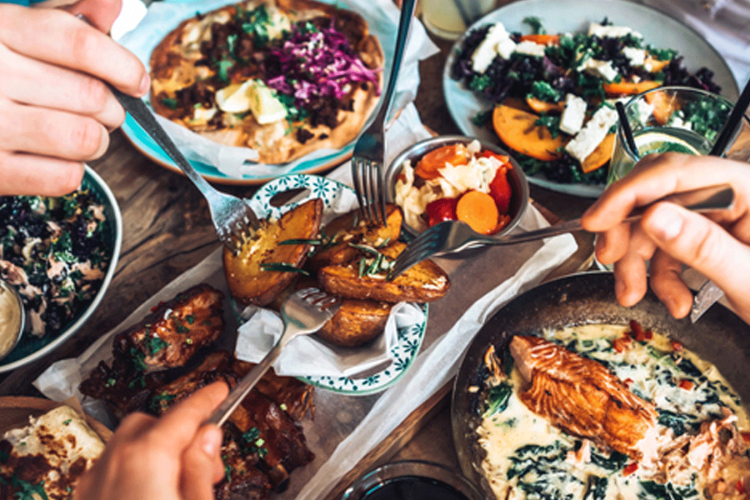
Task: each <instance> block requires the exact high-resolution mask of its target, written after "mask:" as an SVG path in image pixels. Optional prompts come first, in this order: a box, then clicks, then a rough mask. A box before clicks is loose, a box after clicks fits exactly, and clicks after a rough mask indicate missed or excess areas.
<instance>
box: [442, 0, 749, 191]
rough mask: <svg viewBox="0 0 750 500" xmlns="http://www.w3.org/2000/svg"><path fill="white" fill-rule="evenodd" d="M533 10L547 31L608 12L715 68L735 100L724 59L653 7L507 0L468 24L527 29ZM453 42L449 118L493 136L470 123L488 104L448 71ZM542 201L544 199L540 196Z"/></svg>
mask: <svg viewBox="0 0 750 500" xmlns="http://www.w3.org/2000/svg"><path fill="white" fill-rule="evenodd" d="M528 16H536V17H538V18H540V19H541V20H542V23H543V24H544V27H545V29H546V30H547V32H548V33H566V32H567V33H577V32H582V31H587V30H588V26H589V24H590V23H591V22H602V20H603V19H604V18H605V17H606V18H608V19H609V20H610V21H611V22H612V23H613V24H615V25H617V26H630V27H631V28H633V29H634V30H636V31H638V32H640V33H641V34H642V35H643V39H644V40H645V41H646V43H648V44H651V45H653V46H655V47H659V48H664V49H666V48H671V49H676V50H677V51H678V52H679V53H680V55H682V56H683V57H684V58H685V65H686V66H687V68H688V69H689V70H691V71H695V70H697V69H699V68H701V67H703V66H705V67H707V68H709V69H710V70H711V71H713V72H714V81H715V82H716V83H717V84H719V85H720V86H721V88H722V89H723V90H722V92H721V94H722V95H723V96H724V97H726V98H727V99H729V100H730V101H735V100H737V96H738V95H739V90H738V87H737V82H736V81H735V79H734V76H732V72H731V70H730V69H729V66H727V63H726V61H724V59H723V58H722V57H721V55H719V53H718V52H717V51H716V49H714V48H713V46H711V45H710V44H709V43H708V42H707V41H706V40H705V39H704V38H703V37H701V35H699V34H698V32H696V31H695V30H693V29H692V28H690V27H688V26H686V25H685V24H683V23H681V22H680V21H677V20H676V19H673V18H671V17H669V16H667V15H666V14H663V13H661V12H659V11H658V10H655V9H653V8H651V7H647V6H645V5H640V4H637V3H635V2H630V1H625V0H575V1H571V0H522V1H520V2H513V3H511V4H508V5H505V6H503V7H501V8H499V9H497V10H495V11H493V12H490V13H489V14H487V15H486V16H484V17H483V18H482V19H480V20H479V21H477V22H476V23H474V24H473V25H472V26H471V27H470V28H469V30H467V33H468V32H469V31H471V30H472V29H474V28H476V27H479V26H484V25H486V24H494V23H497V22H498V21H500V22H502V23H503V25H504V26H505V28H506V29H507V30H508V31H509V32H513V31H518V32H521V33H529V32H530V28H529V26H528V25H526V24H524V23H523V20H524V18H526V17H528ZM462 40H463V37H462V39H460V40H458V42H456V45H455V46H454V48H453V49H452V50H451V53H450V55H449V56H448V60H447V61H446V63H445V69H444V71H443V91H444V93H445V101H446V103H447V105H448V111H449V112H450V114H451V116H452V117H453V120H454V121H455V122H456V125H458V128H459V129H460V130H461V132H463V134H464V135H468V136H472V137H478V138H479V139H482V140H484V141H488V142H496V141H497V139H496V137H495V133H494V132H493V131H492V130H490V129H488V128H487V127H478V126H476V125H474V124H473V123H472V121H471V119H472V118H473V117H474V116H475V115H476V114H477V113H478V112H480V111H485V110H487V109H489V108H490V107H491V106H492V104H491V103H490V102H489V101H487V100H485V99H482V98H480V97H478V96H477V95H476V94H475V93H474V92H472V91H470V90H468V89H466V88H464V86H463V84H461V83H460V82H457V81H455V80H453V79H452V78H451V77H450V68H451V66H452V65H453V60H454V58H455V50H456V47H459V46H460V44H461V43H462ZM528 180H529V182H530V183H532V184H536V185H539V186H542V187H544V188H547V189H552V190H553V191H559V192H562V193H567V194H572V195H576V196H585V197H592V198H595V197H597V196H599V194H601V192H602V191H603V188H604V186H603V185H587V184H561V183H558V182H553V181H550V180H548V179H547V178H546V177H544V176H543V175H541V174H539V175H534V176H528ZM540 201H544V200H540Z"/></svg>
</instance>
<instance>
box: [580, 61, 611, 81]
mask: <svg viewBox="0 0 750 500" xmlns="http://www.w3.org/2000/svg"><path fill="white" fill-rule="evenodd" d="M578 70H579V71H585V72H587V73H591V74H593V75H596V76H599V77H601V78H604V79H605V80H607V81H608V82H611V81H612V80H614V79H615V78H617V75H618V74H619V73H617V70H616V69H615V68H614V67H613V66H612V61H601V60H599V59H586V61H585V62H584V63H583V64H582V65H580V66H579V67H578Z"/></svg>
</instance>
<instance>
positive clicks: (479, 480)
mask: <svg viewBox="0 0 750 500" xmlns="http://www.w3.org/2000/svg"><path fill="white" fill-rule="evenodd" d="M632 319H634V320H636V321H638V322H639V323H640V324H641V325H643V327H644V328H646V329H649V328H650V329H653V330H654V331H656V332H659V333H663V334H666V335H668V336H669V337H671V338H674V339H677V340H679V341H680V342H682V343H683V344H684V345H685V347H686V348H688V349H690V350H692V351H693V352H695V353H697V354H699V355H700V356H701V357H702V358H703V359H705V360H706V361H709V362H711V363H713V364H715V365H716V366H717V367H718V368H719V370H720V371H721V374H722V375H724V377H726V379H727V380H728V381H729V383H730V384H731V385H732V386H733V388H734V389H735V391H736V392H737V394H738V395H739V396H740V398H742V400H743V401H745V403H747V402H748V401H750V378H749V377H748V376H747V371H748V369H750V326H748V325H747V324H746V323H744V322H743V321H742V320H741V319H740V318H739V317H738V316H736V315H735V314H734V313H732V312H731V311H729V310H728V309H727V308H725V307H724V306H722V305H720V304H716V305H714V307H712V308H711V309H710V310H709V311H708V312H707V313H706V314H705V316H703V317H702V318H701V320H700V321H699V322H698V323H695V324H692V323H690V320H688V319H687V318H684V319H681V320H676V319H674V318H673V317H672V316H671V315H670V314H669V312H668V311H667V309H666V307H664V305H663V304H662V303H661V302H660V301H659V299H658V298H656V296H655V295H654V294H653V293H651V292H649V293H648V294H647V295H646V297H645V298H644V299H643V300H642V301H641V302H640V303H638V305H636V306H635V307H632V308H627V307H622V306H620V305H619V304H618V303H617V301H616V300H615V295H614V277H613V275H612V274H611V273H593V272H592V273H584V274H577V275H573V276H568V277H565V278H561V279H558V280H555V281H551V282H549V283H545V284H543V285H540V286H538V287H536V288H534V289H532V290H529V291H528V292H526V293H524V294H522V295H520V296H518V297H516V298H515V299H513V300H512V301H511V302H509V303H508V304H507V305H505V306H504V307H503V308H502V309H500V310H499V311H498V312H497V313H495V315H494V316H493V317H492V318H491V319H490V320H489V321H488V322H487V323H486V324H485V325H484V327H482V329H481V330H480V331H479V333H477V335H476V337H475V338H474V340H472V342H471V344H470V345H469V348H468V349H467V351H466V354H465V355H464V359H463V360H462V362H461V367H460V368H459V371H458V375H457V376H456V380H455V385H454V389H453V401H452V406H451V421H452V427H453V439H454V441H455V445H456V451H457V453H458V458H459V462H460V463H461V467H462V468H463V472H464V474H465V475H466V476H467V477H468V478H469V479H471V480H472V482H474V483H475V484H477V485H480V487H481V488H482V490H483V491H484V492H485V493H486V494H487V495H488V498H493V497H494V494H493V493H492V490H491V488H490V486H489V484H488V483H487V480H486V479H485V477H484V474H483V473H482V468H481V463H482V460H483V459H484V451H483V450H482V448H481V447H480V446H479V444H478V443H477V438H476V433H475V429H476V428H477V426H478V425H479V423H480V421H481V417H480V415H479V410H478V409H479V404H480V401H479V400H478V399H479V398H478V397H477V393H476V392H470V391H469V387H471V386H473V385H477V384H481V383H482V382H483V381H484V379H485V378H486V376H487V373H486V370H485V369H484V362H483V357H484V354H485V352H486V351H487V348H488V347H489V346H490V345H494V346H495V347H496V348H497V349H498V351H500V350H504V349H505V348H506V346H507V345H508V342H509V341H510V338H511V336H512V335H513V334H527V333H538V332H540V331H541V330H542V329H552V330H554V329H559V328H562V327H565V326H572V325H582V324H591V323H610V324H625V325H626V324H628V323H629V322H630V320H632Z"/></svg>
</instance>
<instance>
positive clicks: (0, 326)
mask: <svg viewBox="0 0 750 500" xmlns="http://www.w3.org/2000/svg"><path fill="white" fill-rule="evenodd" d="M20 328H21V308H20V306H19V304H18V299H17V298H16V296H15V294H14V293H13V292H11V291H10V289H8V288H7V285H5V283H0V356H5V355H6V354H8V352H10V350H11V349H13V346H14V345H15V344H16V339H17V338H18V330H19V329H20Z"/></svg>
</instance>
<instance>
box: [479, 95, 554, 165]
mask: <svg viewBox="0 0 750 500" xmlns="http://www.w3.org/2000/svg"><path fill="white" fill-rule="evenodd" d="M538 119H539V117H538V116H537V115H535V114H533V113H529V112H528V111H523V110H521V109H517V108H513V107H510V106H506V105H505V104H501V105H499V106H496V107H495V111H494V112H493V113H492V124H493V126H494V127H495V133H497V135H498V137H500V139H501V140H502V141H503V142H504V143H505V144H507V145H508V147H509V148H511V149H512V150H514V151H518V152H519V153H523V154H525V155H526V156H531V157H532V158H536V159H537V160H542V161H551V160H555V159H557V158H559V157H560V153H559V152H558V150H559V149H560V148H562V147H563V146H564V145H565V143H566V142H567V141H568V139H567V138H566V136H564V134H559V135H558V136H557V137H555V138H553V137H552V134H551V133H550V131H549V129H548V128H547V127H545V126H543V125H536V121H537V120H538Z"/></svg>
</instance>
